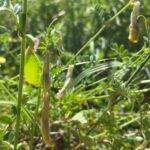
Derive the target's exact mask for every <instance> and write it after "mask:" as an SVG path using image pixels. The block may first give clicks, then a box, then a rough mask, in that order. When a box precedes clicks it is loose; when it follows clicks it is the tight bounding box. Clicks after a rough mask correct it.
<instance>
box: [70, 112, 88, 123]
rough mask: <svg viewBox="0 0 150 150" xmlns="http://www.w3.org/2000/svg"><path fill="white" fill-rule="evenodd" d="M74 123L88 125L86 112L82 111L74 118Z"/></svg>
mask: <svg viewBox="0 0 150 150" xmlns="http://www.w3.org/2000/svg"><path fill="white" fill-rule="evenodd" d="M71 120H72V121H79V122H80V123H82V124H85V123H87V122H88V121H87V119H86V117H85V116H84V111H80V112H79V113H77V114H76V115H75V116H73V117H72V119H71Z"/></svg>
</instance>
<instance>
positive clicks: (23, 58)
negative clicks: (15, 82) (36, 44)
mask: <svg viewBox="0 0 150 150" xmlns="http://www.w3.org/2000/svg"><path fill="white" fill-rule="evenodd" d="M26 14H27V0H23V13H22V19H23V20H22V22H21V24H20V25H21V26H20V28H21V29H22V30H21V32H22V33H21V34H22V40H21V59H20V71H19V86H18V102H17V120H16V130H15V132H16V133H15V143H14V150H17V144H18V137H19V127H20V113H21V101H22V89H23V76H24V62H25V50H26V36H25V35H26Z"/></svg>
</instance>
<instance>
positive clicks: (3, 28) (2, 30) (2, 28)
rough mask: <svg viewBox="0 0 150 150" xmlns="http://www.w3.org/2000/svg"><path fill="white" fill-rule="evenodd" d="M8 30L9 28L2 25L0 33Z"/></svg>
mask: <svg viewBox="0 0 150 150" xmlns="http://www.w3.org/2000/svg"><path fill="white" fill-rule="evenodd" d="M6 32H8V30H7V28H6V27H4V26H0V34H3V33H6Z"/></svg>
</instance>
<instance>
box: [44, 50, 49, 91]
mask: <svg viewBox="0 0 150 150" xmlns="http://www.w3.org/2000/svg"><path fill="white" fill-rule="evenodd" d="M49 62H50V53H49V51H48V50H47V51H45V58H44V66H43V77H42V88H43V92H44V93H47V92H48V91H49V88H50V77H49Z"/></svg>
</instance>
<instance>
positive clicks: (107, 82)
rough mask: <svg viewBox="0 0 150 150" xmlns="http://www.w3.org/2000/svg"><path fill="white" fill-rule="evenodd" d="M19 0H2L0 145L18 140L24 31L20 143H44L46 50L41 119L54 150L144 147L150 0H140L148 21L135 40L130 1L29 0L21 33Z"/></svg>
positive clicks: (149, 122) (149, 136) (149, 96)
mask: <svg viewBox="0 0 150 150" xmlns="http://www.w3.org/2000/svg"><path fill="white" fill-rule="evenodd" d="M21 2H22V1H21V0H15V1H10V0H5V1H0V5H1V7H0V12H1V15H0V20H1V25H0V107H1V109H0V150H1V149H2V150H5V149H6V150H7V149H13V145H14V142H15V138H14V137H15V133H14V131H15V125H16V123H15V122H16V116H17V115H18V112H17V106H18V105H17V93H18V90H20V89H18V79H19V67H20V64H19V60H20V52H19V50H20V47H21V46H20V37H21V38H22V37H24V38H26V40H27V49H26V55H25V65H24V81H25V82H22V84H23V85H24V87H23V93H22V94H23V95H22V98H21V103H22V106H21V112H20V115H21V121H20V126H19V129H20V130H19V143H18V146H17V147H18V149H23V150H24V149H28V148H29V147H30V149H44V148H45V147H46V145H45V144H44V142H43V141H42V140H41V139H40V138H39V137H41V132H40V131H41V126H40V121H41V113H42V108H43V107H42V105H43V99H42V97H43V93H42V92H43V91H41V89H40V87H41V76H42V75H41V74H42V65H43V63H42V62H41V60H43V58H44V57H43V56H44V54H45V51H49V52H50V62H49V63H50V70H49V69H48V70H47V69H45V71H46V72H47V71H49V73H50V81H51V83H50V84H48V85H46V83H45V85H46V86H47V87H49V85H50V88H47V89H49V90H48V91H47V90H46V92H49V99H50V108H49V116H48V117H49V120H46V121H47V122H48V121H49V123H50V128H51V130H50V133H49V135H50V137H52V139H53V141H54V143H55V148H56V149H58V150H67V149H68V150H70V149H75V150H80V149H85V150H86V149H87V150H88V149H90V150H98V149H103V150H126V149H131V150H132V149H136V148H137V147H138V146H140V145H142V143H143V142H144V141H148V143H147V144H146V146H145V148H147V149H148V148H149V147H150V143H149V142H150V131H149V126H150V117H149V113H150V111H149V100H150V86H149V85H150V80H149V78H150V70H149V67H150V60H149V58H150V48H149V43H150V39H149V32H150V31H149V29H150V28H149V26H150V25H149V22H150V18H149V7H148V6H149V5H148V4H149V1H148V0H145V1H141V9H140V14H142V15H144V16H145V19H146V20H144V21H143V19H142V18H143V17H140V18H141V19H139V20H138V26H139V29H140V30H139V32H140V37H139V43H137V44H132V43H130V42H129V40H128V31H129V24H130V20H129V18H130V14H131V12H132V8H133V5H128V4H130V2H132V1H129V3H128V2H127V1H125V0H120V1H115V0H92V1H91V0H77V1H73V0H66V1H61V0H52V1H49V0H45V1H41V0H36V1H35V0H32V1H31V0H30V1H28V15H27V27H26V30H27V35H23V32H22V31H23V28H22V25H23V23H24V18H23V17H24V16H23V15H22V6H21ZM124 6H127V7H124ZM122 8H123V9H122ZM119 10H121V11H119ZM117 12H119V14H118V13H117ZM22 18H23V19H22ZM112 18H113V19H112ZM145 23H146V25H147V26H146V27H147V29H145ZM99 31H100V32H99ZM35 37H36V38H35ZM35 39H38V40H39V41H40V43H39V47H38V44H37V45H36V46H35V44H36V43H34V42H35ZM89 39H90V40H89ZM87 41H88V42H87ZM35 47H36V48H35ZM43 62H44V60H43ZM69 65H73V66H74V70H73V76H72V77H71V80H69V82H70V83H69V84H68V86H67V88H66V91H65V93H64V95H63V97H61V98H58V97H57V94H58V93H59V91H61V89H62V88H63V87H64V84H65V81H66V80H67V76H66V74H67V70H68V66H69ZM46 77H47V76H46V75H45V79H46ZM47 83H48V82H47ZM37 88H39V89H37ZM37 143H38V144H37ZM40 145H41V146H40Z"/></svg>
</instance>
